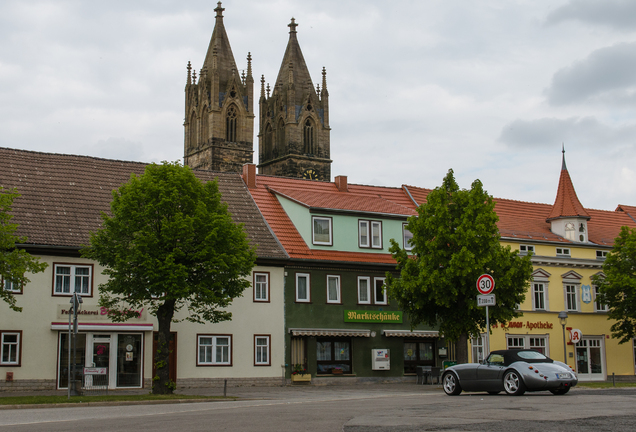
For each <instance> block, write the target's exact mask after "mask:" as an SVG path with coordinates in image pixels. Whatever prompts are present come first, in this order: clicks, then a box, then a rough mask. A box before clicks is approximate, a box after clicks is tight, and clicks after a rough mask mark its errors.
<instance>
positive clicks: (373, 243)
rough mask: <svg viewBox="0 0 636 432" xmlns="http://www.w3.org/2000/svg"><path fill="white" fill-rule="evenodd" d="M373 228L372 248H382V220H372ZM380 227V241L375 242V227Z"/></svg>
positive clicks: (371, 231) (370, 236) (371, 235)
mask: <svg viewBox="0 0 636 432" xmlns="http://www.w3.org/2000/svg"><path fill="white" fill-rule="evenodd" d="M370 225H371V229H370V232H369V239H370V240H371V248H372V249H382V222H381V221H371V224H370ZM374 227H378V230H379V231H380V235H379V236H378V243H375V241H374V240H375V238H374V235H373V228H374Z"/></svg>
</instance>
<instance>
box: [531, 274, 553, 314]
mask: <svg viewBox="0 0 636 432" xmlns="http://www.w3.org/2000/svg"><path fill="white" fill-rule="evenodd" d="M539 286H540V287H541V294H542V297H543V307H539V305H538V304H537V299H536V293H537V288H538V287H539ZM532 310H536V311H547V310H550V308H549V307H548V284H547V283H546V282H543V281H533V282H532Z"/></svg>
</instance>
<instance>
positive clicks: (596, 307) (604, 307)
mask: <svg viewBox="0 0 636 432" xmlns="http://www.w3.org/2000/svg"><path fill="white" fill-rule="evenodd" d="M592 290H593V291H594V312H608V311H609V306H607V305H606V304H599V303H598V300H596V297H597V296H598V294H599V290H600V287H598V286H596V285H592Z"/></svg>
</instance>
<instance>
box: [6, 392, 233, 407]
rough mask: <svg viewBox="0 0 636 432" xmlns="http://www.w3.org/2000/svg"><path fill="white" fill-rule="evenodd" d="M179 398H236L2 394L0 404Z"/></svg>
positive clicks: (209, 397)
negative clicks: (69, 396)
mask: <svg viewBox="0 0 636 432" xmlns="http://www.w3.org/2000/svg"><path fill="white" fill-rule="evenodd" d="M179 399H196V400H201V399H206V400H214V399H219V400H228V399H229V400H236V398H233V397H226V398H224V397H223V396H193V395H182V394H172V395H153V394H144V395H104V396H71V398H70V399H69V398H68V397H67V396H62V395H60V396H57V395H55V396H0V405H33V404H60V403H77V404H79V403H88V402H121V401H124V402H130V401H162V400H179Z"/></svg>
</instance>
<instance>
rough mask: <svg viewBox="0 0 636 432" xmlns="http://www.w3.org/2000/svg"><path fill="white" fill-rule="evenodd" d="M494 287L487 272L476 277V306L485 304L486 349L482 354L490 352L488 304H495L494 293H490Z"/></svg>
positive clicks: (491, 278) (492, 280)
mask: <svg viewBox="0 0 636 432" xmlns="http://www.w3.org/2000/svg"><path fill="white" fill-rule="evenodd" d="M494 289H495V279H494V278H493V277H492V276H490V275H489V274H483V275H481V276H479V277H478V278H477V291H479V294H481V295H478V296H477V306H480V307H481V306H486V349H485V350H484V355H487V354H490V320H489V317H488V306H494V305H495V303H496V302H495V295H494V294H490V293H491V292H492V291H493V290H494Z"/></svg>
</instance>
